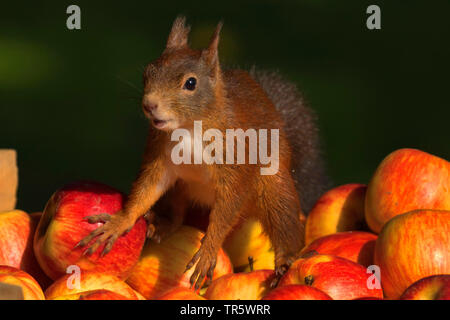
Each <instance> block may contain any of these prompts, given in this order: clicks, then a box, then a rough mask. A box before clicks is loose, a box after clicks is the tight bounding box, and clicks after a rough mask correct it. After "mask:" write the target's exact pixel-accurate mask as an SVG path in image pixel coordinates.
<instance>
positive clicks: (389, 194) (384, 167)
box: [365, 149, 450, 233]
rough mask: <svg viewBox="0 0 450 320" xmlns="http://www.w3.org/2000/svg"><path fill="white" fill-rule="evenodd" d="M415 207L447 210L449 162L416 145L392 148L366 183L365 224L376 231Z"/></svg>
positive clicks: (449, 196) (449, 175)
mask: <svg viewBox="0 0 450 320" xmlns="http://www.w3.org/2000/svg"><path fill="white" fill-rule="evenodd" d="M417 209H440V210H450V162H448V161H446V160H444V159H442V158H439V157H436V156H433V155H431V154H429V153H426V152H423V151H420V150H416V149H400V150H397V151H394V152H392V153H391V154H389V155H388V156H387V157H386V158H385V159H384V160H383V161H382V162H381V163H380V165H379V166H378V168H377V169H376V171H375V173H374V175H373V177H372V179H371V181H370V183H369V185H368V188H367V194H366V203H365V215H366V221H367V224H368V225H369V227H370V229H371V230H372V231H374V232H375V233H379V232H380V231H381V228H382V227H383V225H384V224H385V223H386V222H387V221H389V220H390V219H391V218H393V217H394V216H396V215H399V214H402V213H405V212H409V211H412V210H417Z"/></svg>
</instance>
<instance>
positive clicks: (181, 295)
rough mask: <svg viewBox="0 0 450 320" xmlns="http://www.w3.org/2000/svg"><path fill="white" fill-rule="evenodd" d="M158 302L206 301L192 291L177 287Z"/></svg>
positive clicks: (163, 295)
mask: <svg viewBox="0 0 450 320" xmlns="http://www.w3.org/2000/svg"><path fill="white" fill-rule="evenodd" d="M156 300H206V299H205V298H203V297H202V296H200V295H198V294H197V293H195V291H193V290H192V289H188V288H184V287H176V288H173V289H170V290H169V291H167V292H165V293H163V294H162V295H160V296H159V297H158V298H156Z"/></svg>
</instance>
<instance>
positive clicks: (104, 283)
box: [45, 271, 145, 300]
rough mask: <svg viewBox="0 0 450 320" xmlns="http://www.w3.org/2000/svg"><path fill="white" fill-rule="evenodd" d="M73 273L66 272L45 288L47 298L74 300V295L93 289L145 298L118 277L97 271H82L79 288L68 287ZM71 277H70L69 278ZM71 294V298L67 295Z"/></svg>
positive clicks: (134, 298)
mask: <svg viewBox="0 0 450 320" xmlns="http://www.w3.org/2000/svg"><path fill="white" fill-rule="evenodd" d="M72 276H73V275H72V274H67V275H65V276H63V277H61V278H59V279H58V280H56V281H55V282H54V283H53V284H52V285H51V286H50V287H48V288H47V290H45V297H46V299H47V300H56V299H68V300H76V299H78V298H79V296H78V297H77V296H76V295H77V294H78V295H79V294H83V295H84V294H86V293H87V292H91V291H93V290H108V291H112V292H114V293H116V294H119V295H121V296H124V297H125V298H126V299H129V300H145V298H144V297H143V296H142V295H141V294H140V293H138V292H136V291H135V290H133V288H131V287H130V286H129V285H128V284H126V283H125V282H124V281H123V280H121V279H120V278H118V277H116V276H114V275H111V274H106V273H100V272H97V271H82V272H81V274H80V288H73V289H69V288H68V286H67V284H68V281H70V280H71V279H72V278H71V277H72ZM69 278H71V279H69ZM68 296H72V298H70V297H68Z"/></svg>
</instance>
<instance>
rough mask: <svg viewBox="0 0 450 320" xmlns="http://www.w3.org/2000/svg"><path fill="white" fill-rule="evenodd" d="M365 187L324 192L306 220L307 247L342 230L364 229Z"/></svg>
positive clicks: (353, 186) (347, 186) (343, 186)
mask: <svg viewBox="0 0 450 320" xmlns="http://www.w3.org/2000/svg"><path fill="white" fill-rule="evenodd" d="M366 189H367V187H366V185H363V184H358V183H352V184H345V185H342V186H339V187H336V188H333V189H331V190H329V191H327V192H325V193H324V194H323V195H322V196H321V197H320V198H319V200H317V202H316V204H315V205H314V207H313V208H312V209H311V211H310V213H309V214H308V218H307V219H306V225H305V244H306V245H308V244H310V243H311V242H312V241H314V240H315V239H318V238H320V237H323V236H326V235H329V234H333V233H336V232H342V231H355V230H365V229H366V225H365V219H364V201H365V195H366Z"/></svg>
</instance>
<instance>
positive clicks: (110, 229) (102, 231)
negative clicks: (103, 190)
mask: <svg viewBox="0 0 450 320" xmlns="http://www.w3.org/2000/svg"><path fill="white" fill-rule="evenodd" d="M84 219H85V220H87V221H88V222H89V223H98V222H103V223H104V224H103V225H102V226H101V227H98V228H97V229H95V230H94V231H92V232H91V233H90V234H89V235H88V236H86V237H85V238H83V239H82V240H81V241H80V242H78V244H77V245H76V246H75V248H78V247H84V246H87V248H86V250H85V251H84V252H83V254H85V255H91V254H93V253H94V252H95V251H96V250H97V249H98V248H99V247H100V246H101V245H102V244H103V243H104V244H105V247H104V249H103V251H102V252H101V256H104V255H105V254H107V253H108V252H109V251H111V249H112V247H113V245H114V242H116V240H117V239H118V238H119V237H120V236H121V235H122V234H124V233H127V232H128V231H130V230H131V228H132V227H133V225H131V226H130V225H129V223H128V220H127V219H125V218H124V217H123V216H122V215H121V214H120V213H117V214H115V215H110V214H107V213H101V214H97V215H93V216H88V217H85V218H84ZM96 237H97V239H96V240H95V241H94V242H93V243H92V244H90V245H88V244H89V243H90V242H91V240H93V239H94V238H96Z"/></svg>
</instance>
